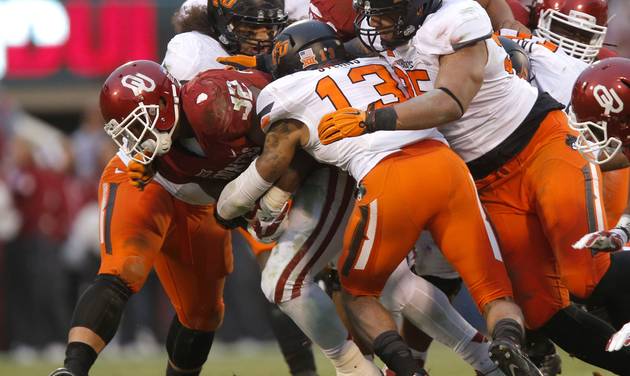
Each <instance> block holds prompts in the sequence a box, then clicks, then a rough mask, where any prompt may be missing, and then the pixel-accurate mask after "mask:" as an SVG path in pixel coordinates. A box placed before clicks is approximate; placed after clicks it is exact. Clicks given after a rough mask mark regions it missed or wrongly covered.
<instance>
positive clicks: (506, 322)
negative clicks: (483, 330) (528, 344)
mask: <svg viewBox="0 0 630 376" xmlns="http://www.w3.org/2000/svg"><path fill="white" fill-rule="evenodd" d="M492 339H507V340H510V341H512V342H513V343H515V344H517V345H519V346H522V345H523V340H524V339H525V334H524V333H523V327H521V325H520V324H519V323H518V322H516V321H515V320H513V319H501V320H499V321H498V322H497V323H496V325H495V326H494V331H493V332H492Z"/></svg>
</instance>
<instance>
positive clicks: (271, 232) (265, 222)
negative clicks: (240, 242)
mask: <svg viewBox="0 0 630 376" xmlns="http://www.w3.org/2000/svg"><path fill="white" fill-rule="evenodd" d="M292 202H293V201H292V200H288V201H287V202H286V203H285V204H284V206H283V207H282V208H281V209H280V210H278V211H275V210H270V209H269V208H266V207H264V205H260V204H259V205H256V209H255V210H254V216H253V218H251V220H249V226H247V231H248V232H249V233H250V234H252V235H253V236H255V237H256V238H257V239H258V240H260V241H261V242H263V243H273V242H275V241H276V240H278V238H280V235H282V233H283V232H284V230H285V229H286V227H287V226H288V222H287V221H286V220H285V219H286V218H287V214H288V213H289V210H291V204H292Z"/></svg>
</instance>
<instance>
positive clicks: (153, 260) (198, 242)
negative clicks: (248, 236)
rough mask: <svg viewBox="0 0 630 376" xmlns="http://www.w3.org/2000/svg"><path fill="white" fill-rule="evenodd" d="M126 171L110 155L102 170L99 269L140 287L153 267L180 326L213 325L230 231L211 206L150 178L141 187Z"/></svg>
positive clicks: (228, 262) (228, 264)
mask: <svg viewBox="0 0 630 376" xmlns="http://www.w3.org/2000/svg"><path fill="white" fill-rule="evenodd" d="M125 170H126V167H125V165H124V164H123V162H122V161H121V160H120V159H119V158H118V157H114V158H112V160H111V161H110V162H109V164H108V165H107V167H106V168H105V170H104V172H103V175H102V177H101V182H100V187H99V202H100V203H101V205H100V210H101V216H100V240H101V267H100V270H99V274H112V275H115V276H118V277H119V278H121V279H122V280H123V281H124V282H125V283H126V284H127V286H128V287H129V288H130V289H131V290H133V291H134V292H137V291H139V290H140V288H141V287H142V286H143V284H144V282H145V281H146V279H147V276H148V275H149V272H150V271H151V268H155V271H156V273H157V275H158V277H159V279H160V282H161V283H162V286H163V287H164V290H165V291H166V294H167V295H168V297H169V299H170V301H171V303H172V304H173V307H174V308H175V311H176V312H177V317H178V318H179V321H180V322H181V323H182V325H184V326H185V327H187V328H189V329H194V330H201V331H213V330H215V329H216V328H217V327H218V326H219V325H220V324H221V321H222V320H223V311H224V306H223V285H224V282H225V277H226V276H227V275H228V274H229V273H230V272H231V271H232V246H231V237H230V233H229V232H228V231H226V230H224V229H223V228H221V227H220V226H219V225H218V224H217V223H216V222H215V220H214V216H213V206H212V205H203V206H201V205H190V204H187V203H185V202H183V201H180V200H178V199H176V198H174V197H173V196H172V195H171V194H170V193H168V192H167V191H166V190H165V189H164V188H162V186H160V185H159V184H157V183H155V182H151V183H149V184H148V185H147V186H146V187H145V189H144V191H139V190H138V189H136V188H135V187H133V186H132V185H131V184H130V183H129V180H128V178H127V175H126V173H125Z"/></svg>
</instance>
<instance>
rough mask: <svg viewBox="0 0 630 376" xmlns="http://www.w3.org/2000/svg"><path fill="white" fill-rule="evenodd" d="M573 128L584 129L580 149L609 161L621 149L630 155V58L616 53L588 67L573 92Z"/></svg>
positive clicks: (596, 159)
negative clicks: (615, 55) (618, 55)
mask: <svg viewBox="0 0 630 376" xmlns="http://www.w3.org/2000/svg"><path fill="white" fill-rule="evenodd" d="M570 115H571V116H570V117H569V124H570V126H571V128H573V129H575V130H577V131H578V132H580V135H579V137H578V139H577V141H576V143H575V147H576V148H577V150H578V151H579V152H580V153H581V154H582V155H583V156H584V157H585V158H586V159H587V160H589V161H590V162H593V163H598V164H601V163H605V162H608V161H609V160H611V159H612V158H613V157H614V156H615V155H616V154H617V153H618V152H619V150H623V153H624V154H625V155H626V156H627V157H630V59H626V58H622V57H612V58H609V59H604V60H600V61H598V62H596V63H595V64H593V65H591V66H590V67H588V68H586V69H585V70H584V71H583V72H582V73H581V74H580V75H579V76H578V78H577V81H576V82H575V85H574V86H573V92H572V94H571V114H570Z"/></svg>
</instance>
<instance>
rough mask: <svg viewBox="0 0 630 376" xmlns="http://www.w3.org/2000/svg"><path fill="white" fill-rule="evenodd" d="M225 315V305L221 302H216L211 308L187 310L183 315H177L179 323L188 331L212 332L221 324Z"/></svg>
mask: <svg viewBox="0 0 630 376" xmlns="http://www.w3.org/2000/svg"><path fill="white" fill-rule="evenodd" d="M224 314H225V305H224V304H223V302H222V301H221V302H216V303H215V304H214V305H213V306H211V307H203V309H193V310H188V311H187V312H185V313H184V314H179V312H178V316H179V318H180V319H179V320H180V321H181V323H182V324H183V325H184V326H185V327H187V328H190V329H193V330H198V331H204V332H213V331H215V330H217V329H218V328H219V327H220V326H221V324H223V317H224Z"/></svg>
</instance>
